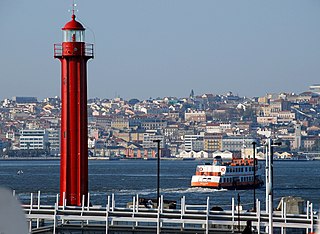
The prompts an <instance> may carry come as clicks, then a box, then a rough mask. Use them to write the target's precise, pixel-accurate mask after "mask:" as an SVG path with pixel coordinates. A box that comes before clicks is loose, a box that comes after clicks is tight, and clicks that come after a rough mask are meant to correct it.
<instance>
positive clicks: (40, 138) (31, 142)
mask: <svg viewBox="0 0 320 234" xmlns="http://www.w3.org/2000/svg"><path fill="white" fill-rule="evenodd" d="M47 143H48V132H47V131H46V130H44V129H23V130H21V131H20V149H21V150H33V149H46V147H47Z"/></svg>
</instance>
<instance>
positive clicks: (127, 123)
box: [0, 85, 320, 158]
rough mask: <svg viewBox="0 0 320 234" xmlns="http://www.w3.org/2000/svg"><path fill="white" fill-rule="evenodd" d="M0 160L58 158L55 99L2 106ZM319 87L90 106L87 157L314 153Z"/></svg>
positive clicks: (318, 136) (319, 128) (319, 145)
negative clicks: (268, 146)
mask: <svg viewBox="0 0 320 234" xmlns="http://www.w3.org/2000/svg"><path fill="white" fill-rule="evenodd" d="M0 104H1V108H0V118H1V121H0V149H1V150H0V154H1V156H2V157H5V158H13V157H44V156H57V157H58V156H59V152H60V148H59V144H60V143H59V142H60V140H59V139H60V129H59V126H60V108H61V103H60V98H59V97H54V98H45V99H44V100H41V101H40V100H38V99H37V98H36V97H13V98H12V99H5V100H2V101H1V102H0ZM319 117H320V86H319V85H313V86H310V90H309V91H307V92H303V93H300V94H292V93H290V94H289V93H280V94H267V95H265V96H262V97H254V98H247V97H240V96H237V95H234V94H233V93H231V92H229V93H227V94H224V95H221V94H202V95H195V94H194V92H193V91H192V92H191V93H190V96H189V97H187V98H177V97H164V98H156V99H148V100H137V99H131V100H123V99H122V98H114V99H99V98H94V99H89V100H88V132H89V134H88V147H89V156H90V157H106V158H107V157H119V158H152V157H155V155H156V152H157V145H156V143H155V142H154V141H155V140H161V155H162V157H178V158H212V157H213V156H215V155H223V156H224V157H227V158H228V157H232V156H233V157H240V156H241V155H242V156H249V155H252V142H253V141H255V142H257V143H258V145H261V144H263V141H264V140H265V139H266V138H268V137H272V138H273V139H279V140H280V141H281V142H282V146H281V147H278V148H277V149H276V150H277V151H278V152H277V154H276V155H277V156H278V157H291V156H292V155H297V154H299V153H301V152H305V153H308V155H310V156H316V155H317V154H318V152H319V151H320V124H319V122H320V121H319V120H320V118H319Z"/></svg>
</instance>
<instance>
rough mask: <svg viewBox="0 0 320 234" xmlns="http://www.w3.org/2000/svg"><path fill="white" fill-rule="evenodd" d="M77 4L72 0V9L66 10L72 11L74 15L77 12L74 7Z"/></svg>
mask: <svg viewBox="0 0 320 234" xmlns="http://www.w3.org/2000/svg"><path fill="white" fill-rule="evenodd" d="M76 7H77V4H76V3H75V0H72V9H71V10H68V11H69V12H72V15H74V13H75V12H78V10H77V9H76Z"/></svg>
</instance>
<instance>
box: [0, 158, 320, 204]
mask: <svg viewBox="0 0 320 234" xmlns="http://www.w3.org/2000/svg"><path fill="white" fill-rule="evenodd" d="M200 163H201V162H200V161H166V160H164V161H161V173H160V175H161V176H160V178H161V179H160V188H161V189H160V193H161V194H162V195H164V198H165V199H170V200H180V198H181V197H182V196H186V201H187V203H188V204H200V203H201V204H205V203H206V199H207V197H210V204H211V205H217V206H221V207H222V208H224V209H229V208H230V206H231V199H232V197H234V198H237V195H238V193H239V194H240V199H241V203H242V204H243V206H244V207H245V208H247V209H249V208H250V207H252V204H253V190H237V191H228V190H214V189H207V188H206V189H204V188H191V187H190V180H191V176H192V175H193V174H194V173H195V168H196V165H197V164H200ZM59 165H60V162H59V161H58V160H57V161H49V160H46V161H6V160H2V161H0V186H3V187H9V188H11V189H13V190H15V191H16V194H17V195H18V196H19V198H20V200H21V202H22V203H25V202H27V201H28V200H29V198H30V193H35V194H37V192H38V191H39V190H40V191H41V203H42V204H52V205H53V204H54V202H55V197H56V194H58V193H59V173H60V168H59ZM262 166H263V165H262ZM18 170H22V171H23V174H20V175H18V174H17V171H18ZM319 174H320V161H299V162H283V161H282V162H279V161H276V162H274V198H275V204H277V203H278V201H279V199H280V198H281V197H282V196H299V197H302V198H303V199H305V200H309V201H311V202H313V203H314V205H315V207H316V208H318V207H319V205H318V204H319V201H320V180H319V177H318V176H319ZM89 192H90V194H91V196H90V197H91V202H92V203H93V204H95V205H105V204H106V197H107V196H108V195H111V194H112V193H114V194H115V198H116V202H117V203H116V204H117V205H118V206H124V205H125V204H126V202H128V201H129V200H132V196H134V195H136V194H139V195H140V197H156V192H157V161H144V160H121V161H107V160H95V161H89ZM256 197H257V198H258V199H260V200H261V203H262V206H263V207H264V206H265V204H264V200H265V187H262V188H259V189H257V190H256Z"/></svg>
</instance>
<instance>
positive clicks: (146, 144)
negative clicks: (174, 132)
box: [142, 132, 165, 149]
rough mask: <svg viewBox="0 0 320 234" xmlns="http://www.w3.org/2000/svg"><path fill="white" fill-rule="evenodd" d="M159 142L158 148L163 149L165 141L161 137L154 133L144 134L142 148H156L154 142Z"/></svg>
mask: <svg viewBox="0 0 320 234" xmlns="http://www.w3.org/2000/svg"><path fill="white" fill-rule="evenodd" d="M157 140H160V141H161V142H160V148H165V141H164V136H163V135H157V134H156V133H155V132H146V133H144V134H143V143H142V145H143V148H144V149H148V148H157V143H156V142H154V141H157Z"/></svg>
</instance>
